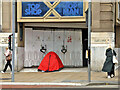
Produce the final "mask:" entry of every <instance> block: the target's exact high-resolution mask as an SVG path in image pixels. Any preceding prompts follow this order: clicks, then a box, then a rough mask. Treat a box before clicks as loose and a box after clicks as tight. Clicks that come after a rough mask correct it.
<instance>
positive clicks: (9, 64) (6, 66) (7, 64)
mask: <svg viewBox="0 0 120 90" xmlns="http://www.w3.org/2000/svg"><path fill="white" fill-rule="evenodd" d="M10 62H11V60H8V61H7V63H6V65H5V69H4V70H3V72H6V70H7V68H8V66H9V67H10V69H11V71H12V65H11V63H10Z"/></svg>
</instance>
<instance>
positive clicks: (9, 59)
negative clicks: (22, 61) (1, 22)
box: [1, 47, 12, 73]
mask: <svg viewBox="0 0 120 90" xmlns="http://www.w3.org/2000/svg"><path fill="white" fill-rule="evenodd" d="M4 55H5V57H6V61H7V63H6V65H5V68H4V70H3V71H1V73H5V72H6V70H7V68H8V66H9V67H10V69H11V71H12V65H11V61H12V53H11V51H10V50H9V49H8V47H6V52H5V53H4Z"/></svg>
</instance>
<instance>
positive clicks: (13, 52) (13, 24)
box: [12, 0, 15, 82]
mask: <svg viewBox="0 0 120 90" xmlns="http://www.w3.org/2000/svg"><path fill="white" fill-rule="evenodd" d="M12 34H13V37H12V82H14V61H15V0H12Z"/></svg>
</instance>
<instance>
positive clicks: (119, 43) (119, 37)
mask: <svg viewBox="0 0 120 90" xmlns="http://www.w3.org/2000/svg"><path fill="white" fill-rule="evenodd" d="M116 48H120V26H118V27H117V28H116Z"/></svg>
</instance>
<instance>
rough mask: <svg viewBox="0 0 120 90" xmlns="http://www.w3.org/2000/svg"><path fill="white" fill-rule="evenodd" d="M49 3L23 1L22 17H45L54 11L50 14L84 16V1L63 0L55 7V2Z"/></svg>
mask: <svg viewBox="0 0 120 90" xmlns="http://www.w3.org/2000/svg"><path fill="white" fill-rule="evenodd" d="M49 3H51V4H50V5H48V4H46V3H44V2H22V17H43V16H44V15H46V14H48V13H52V14H50V16H56V15H54V14H58V15H59V16H83V1H75V2H71V1H67V2H65V1H64V2H63V1H62V2H59V3H57V4H55V5H54V6H55V7H54V8H53V4H54V2H49ZM51 8H52V9H51ZM53 12H54V13H53Z"/></svg>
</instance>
